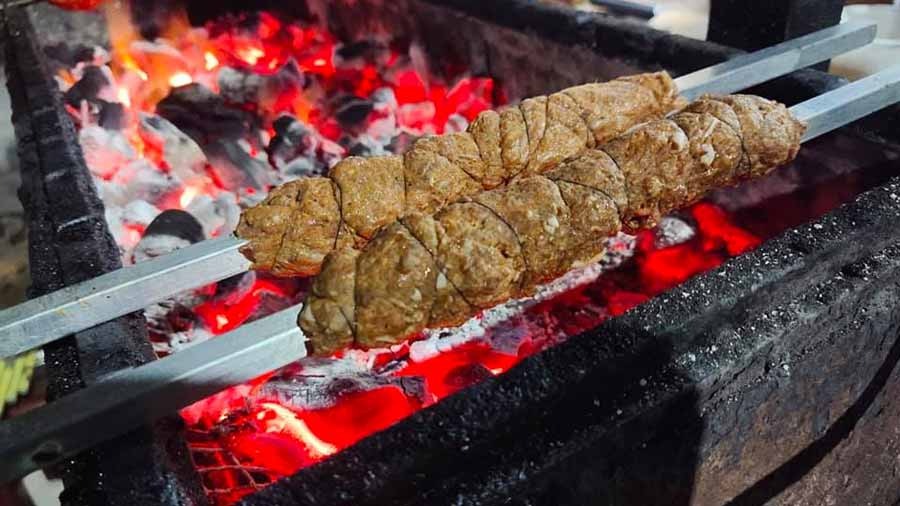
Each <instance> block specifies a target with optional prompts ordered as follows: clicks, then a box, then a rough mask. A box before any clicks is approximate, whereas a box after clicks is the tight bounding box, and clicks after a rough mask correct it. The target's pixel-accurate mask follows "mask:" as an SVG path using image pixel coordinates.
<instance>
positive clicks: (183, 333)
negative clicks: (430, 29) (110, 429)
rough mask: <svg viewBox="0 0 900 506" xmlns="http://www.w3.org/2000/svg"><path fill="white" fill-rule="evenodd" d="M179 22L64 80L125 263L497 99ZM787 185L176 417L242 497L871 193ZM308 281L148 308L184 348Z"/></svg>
mask: <svg viewBox="0 0 900 506" xmlns="http://www.w3.org/2000/svg"><path fill="white" fill-rule="evenodd" d="M173 19H176V21H174V22H173V23H172V24H171V27H170V28H169V30H167V31H166V32H165V34H164V35H165V37H166V38H165V39H158V40H155V41H146V40H142V39H140V38H139V37H137V36H136V31H135V30H134V29H133V28H132V27H131V26H130V25H129V24H128V21H127V17H125V18H123V16H122V14H121V13H120V12H115V11H113V12H111V13H110V29H111V39H112V41H113V44H112V45H113V47H112V51H111V52H106V51H105V50H103V49H100V48H90V50H89V51H81V52H80V53H79V54H81V57H80V58H79V59H78V61H77V62H76V61H69V62H66V63H67V65H65V66H63V68H62V69H61V70H60V73H59V82H60V85H61V87H62V89H63V91H64V92H65V97H66V103H67V107H69V110H70V112H71V113H72V115H73V118H74V119H75V121H76V123H77V125H78V126H79V135H80V140H81V143H82V146H83V148H84V152H85V157H86V160H87V162H88V165H89V167H90V169H91V171H92V173H93V174H94V176H95V180H96V183H97V186H98V190H99V192H100V195H101V197H102V198H103V200H104V203H105V204H106V206H107V216H106V217H107V221H108V222H109V225H110V228H111V230H112V232H113V235H114V236H115V238H116V240H117V242H118V244H119V245H120V247H121V250H122V255H123V260H124V261H125V263H132V262H136V261H142V260H145V259H148V258H152V257H154V256H159V255H161V254H165V253H167V252H170V251H172V250H174V249H177V248H180V247H185V246H187V245H189V244H193V243H196V242H198V241H200V240H204V239H207V238H210V237H215V236H220V235H226V234H229V233H231V232H232V231H233V230H234V227H235V226H236V224H237V217H238V215H239V213H240V209H241V208H242V207H244V206H247V205H251V204H253V203H255V202H258V201H259V200H260V199H262V198H263V197H264V196H265V193H266V191H267V190H268V189H269V188H270V187H271V186H272V185H276V184H280V183H283V182H286V181H289V180H291V179H295V178H298V177H304V176H309V175H318V174H322V173H324V172H325V171H327V170H328V168H329V167H331V166H333V165H334V164H335V163H336V162H337V161H338V160H340V159H341V158H343V157H345V156H348V155H378V154H384V153H388V152H402V151H403V150H404V149H405V148H406V147H407V146H408V144H409V142H410V141H411V140H412V139H414V138H416V137H418V136H421V135H425V134H439V133H444V132H449V131H459V130H463V129H465V127H466V125H467V122H468V121H471V120H472V119H473V118H474V117H475V116H476V115H477V114H478V113H479V112H480V111H482V110H484V109H486V108H490V107H496V106H498V105H501V104H502V102H504V101H505V99H504V98H503V94H502V90H500V89H497V88H495V85H494V83H493V81H492V80H491V79H489V78H478V77H471V76H464V75H456V76H454V77H452V78H450V79H447V80H443V79H439V78H436V77H434V76H431V75H427V74H425V73H424V72H422V71H420V70H418V69H417V67H416V66H414V65H413V64H412V62H413V60H414V58H412V57H411V56H410V55H411V52H415V51H417V49H416V48H415V47H412V48H409V47H407V48H398V47H397V46H396V45H395V44H390V43H384V42H380V41H376V40H369V41H360V42H355V43H352V44H344V43H341V42H340V41H338V40H336V39H335V38H334V37H333V36H332V35H331V34H329V33H328V32H327V31H324V30H323V29H321V28H319V27H316V26H307V25H302V24H298V23H294V22H286V21H284V20H282V19H279V18H278V17H276V16H273V15H270V14H267V13H258V14H256V15H254V16H249V17H243V18H236V17H228V18H223V19H221V20H218V21H215V22H213V23H210V24H209V25H208V26H206V27H203V28H191V27H189V26H187V24H186V23H185V22H183V21H177V20H179V19H182V18H181V17H179V16H175V17H174V18H173ZM807 164H808V163H807ZM795 165H802V163H798V164H795ZM814 169H818V167H814ZM778 177H781V176H779V175H778V173H776V174H774V175H773V176H772V177H770V178H768V179H767V180H765V181H775V182H774V183H771V185H770V186H773V187H775V188H776V189H777V190H778V192H780V193H778V192H776V193H777V194H773V193H772V191H770V190H771V188H768V187H766V185H765V184H762V185H761V186H762V187H763V189H762V190H759V191H754V190H752V189H751V190H748V191H744V192H743V194H738V193H737V191H735V192H732V193H728V192H720V193H719V194H717V195H716V196H715V198H714V201H715V202H716V204H714V203H712V202H702V203H699V204H697V205H695V206H693V207H691V208H690V209H687V210H685V211H684V212H683V213H681V214H680V215H678V216H673V217H666V218H664V219H663V220H662V222H661V223H660V226H659V227H658V228H657V229H655V230H653V231H645V232H641V233H640V234H638V235H637V236H636V237H633V236H626V235H624V234H620V235H619V236H617V237H614V238H611V239H610V240H609V241H608V242H607V253H606V255H605V256H604V257H603V258H602V259H601V260H600V261H599V262H597V263H595V264H592V265H589V266H586V267H584V268H581V269H578V270H576V271H573V272H571V273H569V274H568V275H566V276H565V277H563V278H562V279H560V280H558V281H556V282H553V283H550V284H548V285H546V286H544V287H542V288H541V289H540V290H539V291H538V293H537V294H536V295H535V296H534V297H532V298H530V299H525V300H518V301H511V302H509V303H506V304H503V305H501V306H498V307H496V308H492V309H490V310H487V311H485V312H484V313H483V314H482V315H480V316H479V317H478V318H476V319H473V320H471V321H469V322H467V323H466V324H464V325H462V326H460V327H458V328H454V329H434V330H430V331H428V332H426V333H425V334H424V335H422V336H418V337H417V339H415V340H411V341H409V342H407V343H404V344H402V345H398V346H395V347H392V348H391V349H382V350H371V351H368V352H362V351H359V350H346V351H344V352H342V353H340V354H338V355H336V356H334V357H331V358H327V359H306V360H304V361H302V362H301V363H297V364H293V365H290V366H288V367H285V368H283V369H281V370H278V371H274V372H272V373H270V374H266V375H264V376H263V377H260V378H257V379H256V380H254V381H252V382H249V383H247V384H243V385H237V386H234V387H231V388H229V389H227V390H225V391H223V392H220V393H218V394H215V395H213V396H210V397H209V398H207V399H205V400H203V401H201V402H198V403H196V404H194V405H193V406H190V407H188V408H186V409H184V410H183V411H182V416H183V418H184V419H185V421H186V424H187V426H188V431H187V434H188V442H189V445H190V449H191V458H192V459H193V462H194V464H195V465H196V467H197V469H198V471H199V472H200V475H201V477H202V480H203V485H204V487H205V489H206V491H207V493H208V494H209V497H210V499H211V501H212V502H214V503H215V504H222V505H228V504H232V503H234V502H236V501H237V500H239V499H240V498H241V497H243V496H244V495H246V494H248V493H252V492H254V491H256V490H259V489H261V488H263V487H265V486H266V485H268V484H269V483H271V482H273V481H274V480H277V479H278V478H280V477H283V476H286V475H289V474H291V473H293V472H295V471H297V470H298V469H302V468H303V467H306V466H309V465H311V464H313V463H315V462H318V461H320V460H322V459H325V458H327V457H328V456H330V455H333V454H334V453H336V452H338V451H340V450H342V449H344V448H346V447H348V446H350V445H352V444H353V443H354V442H356V441H358V440H360V439H361V438H364V437H366V436H368V435H370V434H372V433H374V432H377V431H379V430H382V429H384V428H386V427H389V426H390V425H392V424H394V423H395V422H397V421H398V420H400V419H402V418H404V417H406V416H408V415H410V414H411V413H414V412H415V411H417V410H419V409H422V408H424V407H427V406H429V405H431V404H434V403H435V402H438V401H440V400H441V399H443V398H445V397H447V396H449V395H452V394H454V393H455V392H458V391H460V390H462V389H464V388H466V387H468V386H470V385H473V384H475V383H477V382H480V381H483V380H485V379H487V378H491V377H493V376H497V375H500V374H502V373H504V372H505V371H507V370H509V369H510V368H511V367H513V366H514V365H515V364H517V363H518V362H519V361H521V360H522V359H524V358H526V357H528V356H530V355H532V354H534V353H537V352H539V351H541V350H543V349H546V348H547V347H549V346H552V345H554V344H556V343H559V342H561V341H563V340H565V339H567V338H568V337H571V336H574V335H577V334H579V333H582V332H585V331H587V330H590V329H592V328H595V327H596V326H597V325H598V324H600V323H601V322H603V321H604V320H605V319H606V318H609V317H614V316H617V315H620V314H622V313H624V312H625V311H628V310H629V309H631V308H633V307H635V306H636V305H638V304H640V303H642V302H644V301H646V300H648V299H649V298H651V297H653V296H655V295H657V294H659V293H661V292H664V291H666V290H669V289H671V288H672V287H675V286H677V285H678V284H680V283H682V282H684V281H685V280H686V279H688V278H690V277H691V276H694V275H696V274H699V273H701V272H704V271H707V270H709V269H712V268H714V267H716V266H718V265H720V264H721V263H722V262H724V261H726V260H727V259H728V258H731V257H734V256H736V255H739V254H741V253H743V252H746V251H748V250H750V249H752V248H754V247H756V246H757V245H759V244H760V243H761V242H762V241H763V240H765V239H768V238H770V237H772V236H774V235H776V234H778V233H780V232H781V231H783V230H784V229H786V228H787V227H789V226H793V225H796V224H798V223H802V222H804V221H807V220H809V219H811V218H813V217H815V216H818V215H819V214H821V213H823V212H825V211H827V210H829V209H831V208H833V207H835V206H837V205H839V204H840V203H841V202H843V201H845V200H846V199H848V198H850V196H852V195H855V194H856V193H857V191H858V190H859V189H860V188H863V187H867V186H870V185H871V184H874V183H873V182H872V181H861V180H859V178H856V177H854V176H853V175H852V174H850V175H847V174H838V176H836V177H834V178H832V179H829V180H816V181H813V182H811V183H809V184H805V185H802V186H801V185H794V186H792V185H791V184H787V183H784V182H782V181H778ZM835 188H841V189H842V190H844V191H842V192H840V195H841V198H832V197H831V195H833V192H832V190H833V189H835ZM785 189H787V190H785ZM760 195H762V197H760ZM772 195H775V196H772ZM736 202H737V203H739V204H735V203H736ZM717 204H718V205H717ZM725 207H727V208H728V210H726V209H725ZM751 230H752V232H751ZM307 286H308V281H307V280H285V279H277V278H272V277H270V276H267V275H265V274H261V273H252V272H251V273H246V274H243V275H240V276H236V277H234V278H230V279H228V280H225V281H222V282H219V283H217V284H214V285H211V286H208V287H204V288H202V289H198V290H193V291H190V292H189V293H184V294H179V295H177V296H175V297H173V298H171V299H169V300H167V301H164V302H162V303H160V304H156V305H154V306H152V307H150V308H147V310H146V315H147V318H148V321H149V325H150V330H151V336H152V339H153V341H154V347H155V349H156V350H157V353H158V354H159V355H160V356H164V355H167V354H170V353H177V352H178V351H179V350H180V349H182V348H183V347H185V346H190V345H193V344H196V343H198V342H202V341H203V340H205V339H212V338H214V337H215V336H216V335H219V334H221V333H224V332H228V331H230V330H233V329H234V328H237V327H238V326H240V325H241V324H242V323H244V322H246V321H252V320H254V319H256V318H259V317H262V316H265V315H267V314H271V313H273V312H275V311H277V310H280V309H283V308H286V307H289V306H291V305H293V304H296V303H298V302H300V301H301V300H302V298H303V294H304V292H305V290H306V287H307Z"/></svg>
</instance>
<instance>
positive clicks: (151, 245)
mask: <svg viewBox="0 0 900 506" xmlns="http://www.w3.org/2000/svg"><path fill="white" fill-rule="evenodd" d="M205 238H206V237H205V236H204V235H203V227H202V226H201V225H200V222H199V221H197V219H196V218H194V217H193V216H191V214H190V213H187V212H184V211H182V210H180V209H170V210H168V211H164V212H162V213H160V215H159V216H157V217H156V219H154V220H153V221H152V222H151V223H150V225H149V226H148V227H147V230H146V231H145V232H144V237H142V238H141V240H140V241H138V243H137V245H136V246H135V247H134V252H133V253H132V260H133V261H134V263H140V262H144V261H146V260H150V259H152V258H156V257H159V256H163V255H167V254H169V253H171V252H173V251H175V250H179V249H181V248H186V247H188V246H190V245H191V244H194V243H198V242H200V241H202V240H204V239H205Z"/></svg>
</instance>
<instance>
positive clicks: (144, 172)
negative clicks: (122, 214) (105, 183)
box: [112, 158, 182, 202]
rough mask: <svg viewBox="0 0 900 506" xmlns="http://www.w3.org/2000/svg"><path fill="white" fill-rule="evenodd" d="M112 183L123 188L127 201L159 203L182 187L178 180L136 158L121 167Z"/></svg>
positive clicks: (142, 159) (148, 162)
mask: <svg viewBox="0 0 900 506" xmlns="http://www.w3.org/2000/svg"><path fill="white" fill-rule="evenodd" d="M112 182H113V183H115V184H120V185H122V186H123V187H125V190H126V195H127V197H128V200H129V201H131V200H146V201H148V202H159V200H160V199H161V198H162V197H164V196H166V195H169V194H171V193H173V192H175V191H176V190H179V189H180V188H181V186H182V185H181V182H180V181H179V180H177V179H176V178H174V177H173V176H171V175H169V174H165V173H163V172H161V171H160V170H159V169H158V168H157V167H156V166H155V165H153V163H152V162H150V161H149V160H147V159H146V158H138V159H137V160H134V161H132V162H131V163H129V164H127V165H125V166H123V167H121V168H120V169H119V170H118V171H117V172H116V173H115V175H114V176H113V177H112Z"/></svg>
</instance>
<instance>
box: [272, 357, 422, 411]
mask: <svg viewBox="0 0 900 506" xmlns="http://www.w3.org/2000/svg"><path fill="white" fill-rule="evenodd" d="M385 386H396V387H398V388H400V389H401V390H403V392H404V393H405V394H406V395H408V396H410V397H413V398H416V399H419V400H420V401H422V402H425V400H426V391H425V389H426V387H425V381H424V379H423V378H416V377H409V376H391V375H387V374H378V373H375V372H373V371H372V369H371V368H370V367H369V365H367V364H366V362H365V361H361V360H359V359H357V358H356V357H354V356H348V357H343V358H340V359H330V358H312V357H311V358H306V359H304V360H303V361H302V362H301V363H300V367H299V368H296V367H293V368H291V367H289V368H287V369H285V370H283V371H282V372H281V373H279V375H278V376H276V377H275V378H272V379H271V380H269V381H268V382H266V384H264V385H263V386H262V387H260V389H259V390H258V391H257V392H255V397H256V398H258V399H259V400H260V401H267V400H273V399H274V400H277V401H278V402H280V403H282V404H286V405H290V406H292V407H295V408H299V409H322V408H327V407H330V406H333V405H334V404H336V402H337V400H338V399H339V397H340V396H341V395H343V394H346V393H351V392H365V391H369V390H374V389H377V388H381V387H385Z"/></svg>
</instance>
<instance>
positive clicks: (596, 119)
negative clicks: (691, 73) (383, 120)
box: [237, 72, 678, 276]
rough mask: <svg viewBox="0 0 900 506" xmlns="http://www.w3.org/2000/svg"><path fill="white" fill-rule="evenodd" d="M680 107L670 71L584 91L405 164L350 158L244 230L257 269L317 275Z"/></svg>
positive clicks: (428, 149) (531, 106)
mask: <svg viewBox="0 0 900 506" xmlns="http://www.w3.org/2000/svg"><path fill="white" fill-rule="evenodd" d="M677 102H678V97H677V94H676V89H675V84H674V82H673V81H672V79H671V77H669V75H668V74H667V73H665V72H657V73H651V74H640V75H636V76H629V77H624V78H619V79H616V80H613V81H610V82H606V83H593V84H585V85H581V86H575V87H572V88H568V89H565V90H563V91H561V92H558V93H554V94H552V95H549V96H541V97H534V98H529V99H526V100H524V101H522V102H521V103H520V104H519V105H518V106H516V107H512V108H508V109H505V110H503V111H500V112H496V111H485V112H483V113H481V114H480V115H479V116H478V117H477V118H476V119H475V121H474V122H473V123H472V124H471V125H470V126H469V128H468V130H467V131H466V132H458V133H451V134H447V135H441V136H430V137H424V138H421V139H419V140H418V141H416V142H415V144H413V146H412V148H411V149H410V150H409V151H407V152H406V153H405V154H404V155H403V156H382V157H371V158H360V157H350V158H347V159H345V160H343V161H341V162H340V163H338V164H337V165H336V166H335V167H334V168H333V169H332V171H331V173H330V175H329V177H327V178H306V179H301V180H298V181H293V182H291V183H288V184H285V185H283V186H281V187H279V188H276V189H274V190H273V191H272V192H271V193H270V194H269V197H268V198H267V199H266V200H265V201H263V202H262V203H261V204H260V205H258V206H256V207H254V208H251V209H248V210H246V211H245V212H244V214H243V217H242V220H241V224H240V225H239V227H238V229H237V234H238V235H239V236H240V237H243V238H245V239H248V240H249V241H250V244H249V245H248V246H247V247H246V248H245V249H244V254H246V255H247V257H248V258H249V259H250V260H252V261H253V263H254V268H256V269H262V270H267V271H271V272H273V273H275V274H277V275H285V276H309V275H315V274H317V273H318V272H319V270H320V268H321V264H322V261H323V260H324V258H325V256H326V255H327V254H328V253H329V252H331V251H332V250H334V249H340V248H345V247H352V248H361V247H363V246H364V245H365V244H366V243H367V242H368V241H369V240H371V239H372V238H373V237H374V236H375V234H376V232H377V231H379V230H380V229H381V228H383V227H385V226H387V225H389V224H390V223H392V222H393V221H394V220H396V219H397V218H399V217H401V216H404V215H407V214H410V213H434V212H436V211H438V210H440V209H442V208H443V207H444V206H446V205H448V204H450V203H452V202H455V201H457V200H459V199H460V198H462V197H465V196H468V195H473V194H476V193H479V192H482V191H484V190H490V189H493V188H496V187H498V186H501V185H503V184H506V183H508V182H509V181H512V180H516V179H522V178H527V177H528V176H531V175H536V174H543V173H545V172H546V171H548V170H551V169H553V168H555V167H557V166H558V165H559V164H560V163H561V162H562V161H563V160H566V159H568V158H571V157H573V156H576V155H578V154H580V153H582V152H584V151H585V150H586V149H590V148H593V147H594V146H596V145H598V144H602V143H605V142H607V141H609V140H611V139H613V138H615V137H616V136H618V135H620V134H622V133H624V132H625V131H626V130H628V129H629V128H632V127H633V126H635V125H637V124H640V123H642V122H644V121H648V120H652V119H658V118H661V117H662V116H663V115H665V114H666V113H668V112H670V111H671V110H672V109H674V108H675V105H676V104H677Z"/></svg>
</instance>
